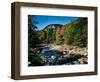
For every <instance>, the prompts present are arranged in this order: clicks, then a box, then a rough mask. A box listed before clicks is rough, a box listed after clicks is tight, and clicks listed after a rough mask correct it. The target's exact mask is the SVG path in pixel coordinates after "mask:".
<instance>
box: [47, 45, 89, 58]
mask: <svg viewBox="0 0 100 82" xmlns="http://www.w3.org/2000/svg"><path fill="white" fill-rule="evenodd" d="M47 47H49V48H51V49H55V50H59V51H61V52H62V51H66V52H67V53H69V54H81V55H83V56H88V48H86V47H85V48H80V47H78V46H70V45H65V44H64V45H54V44H49V45H48V46H47Z"/></svg>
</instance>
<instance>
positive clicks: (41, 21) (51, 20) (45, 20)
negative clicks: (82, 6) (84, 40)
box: [33, 15, 78, 30]
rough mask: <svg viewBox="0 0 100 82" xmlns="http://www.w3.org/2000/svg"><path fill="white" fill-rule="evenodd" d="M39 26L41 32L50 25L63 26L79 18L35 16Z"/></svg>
mask: <svg viewBox="0 0 100 82" xmlns="http://www.w3.org/2000/svg"><path fill="white" fill-rule="evenodd" d="M34 17H35V19H36V21H37V22H38V24H36V26H37V27H38V29H39V30H41V29H43V28H45V27H46V26H47V25H49V24H62V25H65V24H67V23H69V22H71V21H73V20H76V19H77V18H78V17H68V16H46V15H44V16H43V15H35V16H34V15H33V18H34Z"/></svg>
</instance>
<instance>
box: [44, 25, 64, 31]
mask: <svg viewBox="0 0 100 82" xmlns="http://www.w3.org/2000/svg"><path fill="white" fill-rule="evenodd" d="M62 26H63V25H61V24H49V25H47V26H46V27H45V28H44V30H45V29H50V28H58V27H62Z"/></svg>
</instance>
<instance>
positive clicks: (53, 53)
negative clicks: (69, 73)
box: [43, 44, 88, 65]
mask: <svg viewBox="0 0 100 82" xmlns="http://www.w3.org/2000/svg"><path fill="white" fill-rule="evenodd" d="M45 47H47V48H46V51H45V52H44V53H43V54H44V55H45V58H46V60H47V61H48V64H46V65H72V64H87V63H88V52H87V48H80V47H78V46H69V45H54V44H48V45H46V44H45Z"/></svg>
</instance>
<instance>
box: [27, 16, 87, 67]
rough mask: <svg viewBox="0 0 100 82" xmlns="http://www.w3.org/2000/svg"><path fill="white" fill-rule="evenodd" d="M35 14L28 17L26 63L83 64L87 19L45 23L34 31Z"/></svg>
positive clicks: (85, 50) (85, 59)
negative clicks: (64, 22) (44, 25)
mask: <svg viewBox="0 0 100 82" xmlns="http://www.w3.org/2000/svg"><path fill="white" fill-rule="evenodd" d="M38 23H39V22H38V21H37V20H36V19H35V16H32V15H29V16H28V66H47V65H72V64H87V63H88V62H87V59H88V58H87V56H88V54H87V45H88V42H87V41H88V33H87V32H88V29H87V25H88V21H87V18H85V17H78V18H77V20H74V21H71V22H70V23H68V24H65V25H62V24H49V25H47V26H46V27H44V28H43V29H41V30H38V27H37V26H36V24H38Z"/></svg>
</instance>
